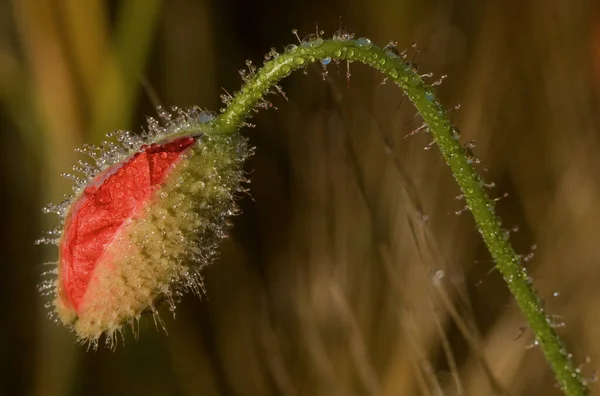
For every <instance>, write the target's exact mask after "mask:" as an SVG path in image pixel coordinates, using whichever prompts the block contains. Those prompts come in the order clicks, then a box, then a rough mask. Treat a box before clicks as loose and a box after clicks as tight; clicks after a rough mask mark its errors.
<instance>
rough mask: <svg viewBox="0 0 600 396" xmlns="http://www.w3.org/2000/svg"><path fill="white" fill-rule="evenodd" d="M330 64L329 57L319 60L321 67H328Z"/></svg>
mask: <svg viewBox="0 0 600 396" xmlns="http://www.w3.org/2000/svg"><path fill="white" fill-rule="evenodd" d="M330 63H331V58H330V57H327V58H323V59H321V64H322V65H328V64H330Z"/></svg>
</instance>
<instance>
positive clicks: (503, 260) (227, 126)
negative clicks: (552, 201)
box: [209, 31, 588, 396]
mask: <svg viewBox="0 0 600 396" xmlns="http://www.w3.org/2000/svg"><path fill="white" fill-rule="evenodd" d="M340 32H341V33H340ZM340 32H336V33H335V34H334V36H333V38H332V39H323V38H322V37H321V34H320V33H319V32H317V34H313V35H310V37H308V38H307V39H305V40H301V42H300V44H299V45H289V46H287V47H286V50H285V51H284V52H283V53H282V54H276V55H274V56H271V57H270V60H269V61H267V62H265V65H264V66H263V67H262V68H261V69H256V68H251V70H250V75H249V76H247V78H245V79H244V81H245V84H244V86H243V87H242V88H241V89H240V90H239V91H238V92H236V93H235V94H233V95H232V96H231V97H230V98H228V101H227V108H226V109H223V110H222V113H221V114H220V115H219V116H217V117H216V118H215V119H214V120H212V121H211V123H210V126H209V127H210V129H211V130H212V133H214V134H234V133H236V132H237V131H238V129H239V128H240V127H242V126H243V125H244V123H245V122H246V119H247V118H248V117H249V116H250V115H251V113H252V112H253V111H254V110H255V108H256V107H257V106H260V107H262V106H261V104H264V103H265V99H264V97H265V95H267V94H269V93H273V92H275V90H277V87H278V85H277V84H278V82H279V81H280V80H282V79H283V78H285V77H287V76H288V75H290V74H291V73H292V72H293V71H295V70H298V69H303V68H305V67H306V66H307V65H309V64H311V63H316V62H321V63H322V64H323V65H325V66H326V65H327V64H329V63H330V62H332V61H334V62H341V61H345V62H359V63H363V64H365V65H367V66H370V67H372V68H374V69H376V70H378V71H380V72H381V73H383V75H384V77H385V78H386V79H387V80H388V81H393V82H394V83H395V84H396V85H398V86H399V87H400V88H401V89H402V91H403V92H404V94H405V95H406V96H407V97H408V98H409V99H410V101H411V102H412V103H413V104H414V106H415V107H416V109H417V111H418V112H419V114H420V116H421V117H422V118H423V120H424V123H425V124H424V125H425V127H424V129H426V130H427V131H428V132H429V133H430V134H431V136H432V137H433V140H434V142H435V144H437V146H438V147H439V150H440V152H441V154H442V156H443V158H444V160H445V162H446V163H447V165H448V166H449V167H450V169H451V171H452V174H453V176H454V178H455V180H456V182H457V183H458V185H459V187H460V189H461V191H462V195H463V196H464V199H465V201H466V204H467V206H466V207H467V208H468V210H469V211H470V212H471V213H472V214H473V218H474V220H475V223H476V225H477V229H478V231H479V233H480V234H481V236H482V237H483V240H484V242H485V244H486V246H487V248H488V250H489V252H490V254H491V255H492V258H493V259H494V262H495V266H496V268H497V270H498V271H499V272H500V273H501V274H502V276H503V277H504V280H505V281H506V284H507V286H508V289H509V290H510V292H511V293H512V295H513V296H514V298H515V300H516V302H517V304H518V306H519V307H520V309H521V311H522V312H523V314H524V315H525V318H526V320H527V322H528V325H529V328H530V329H531V331H532V332H533V334H534V337H535V344H536V345H539V347H540V348H541V350H542V351H543V352H544V354H545V356H546V359H547V360H548V362H549V364H550V366H551V368H552V370H553V371H554V374H555V376H556V379H557V381H558V383H559V385H560V387H561V389H562V390H563V392H564V393H565V394H566V395H569V396H575V395H578V396H579V395H587V394H588V389H587V383H586V381H585V380H584V379H583V377H582V375H581V373H580V370H578V369H577V368H576V366H575V364H574V363H573V361H572V358H571V355H570V354H569V353H568V352H567V350H566V348H565V346H564V343H563V342H562V340H561V338H560V336H559V335H558V334H557V332H556V330H555V329H554V326H553V324H552V320H551V318H550V317H549V315H547V314H546V312H545V310H544V307H543V304H542V302H541V300H540V298H539V297H538V295H537V292H536V291H535V289H534V287H533V285H532V280H531V278H530V277H529V275H528V274H527V271H526V268H525V267H524V265H523V260H522V258H521V257H520V256H519V255H518V254H517V253H516V252H515V250H514V248H513V247H512V245H511V243H510V242H509V240H508V238H507V237H506V236H507V235H508V233H507V232H506V231H505V230H504V229H503V228H502V227H501V222H500V219H499V218H498V216H497V215H496V212H495V201H494V200H493V199H491V198H490V197H489V196H488V195H487V192H486V183H485V181H484V180H483V178H482V177H481V176H480V175H479V174H478V173H477V171H476V170H475V168H474V167H473V163H474V160H473V156H472V154H471V153H470V150H469V149H465V147H463V146H462V145H461V144H460V143H459V141H458V138H457V132H456V127H454V126H453V125H452V123H451V121H450V118H449V116H448V112H447V110H446V109H445V108H444V106H442V105H441V104H440V102H439V101H438V100H437V99H436V95H435V91H434V88H433V86H434V85H438V84H437V83H436V82H434V83H433V84H428V83H426V82H425V81H424V80H423V78H422V76H420V75H419V74H418V73H417V72H416V70H414V66H413V64H412V62H410V61H407V60H406V59H405V56H404V54H403V53H399V52H398V51H397V50H396V49H395V47H394V46H389V45H388V46H386V47H384V48H380V47H378V46H376V45H374V44H372V43H371V41H370V40H369V39H367V38H358V39H356V40H354V39H353V35H352V34H349V33H347V32H344V31H340ZM348 74H349V72H348Z"/></svg>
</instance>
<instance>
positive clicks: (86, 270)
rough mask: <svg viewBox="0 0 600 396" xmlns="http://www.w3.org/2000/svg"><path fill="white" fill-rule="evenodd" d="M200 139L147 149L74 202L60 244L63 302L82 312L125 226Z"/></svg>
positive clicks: (97, 180)
mask: <svg viewBox="0 0 600 396" xmlns="http://www.w3.org/2000/svg"><path fill="white" fill-rule="evenodd" d="M194 142H195V139H194V138H192V137H184V138H179V139H176V140H174V141H172V142H169V143H166V144H162V145H159V144H152V145H150V146H145V147H142V151H141V152H139V153H136V154H135V155H134V156H133V157H132V158H131V159H129V160H128V161H127V162H125V163H120V164H116V165H113V166H112V167H110V168H108V169H107V170H106V171H105V172H103V173H101V174H99V175H98V176H96V178H95V179H94V180H93V181H92V182H91V183H90V185H89V186H88V187H87V188H86V189H85V190H84V193H83V194H82V196H81V197H80V198H79V199H78V200H77V201H75V203H74V204H73V206H72V207H71V209H70V213H69V215H68V217H67V219H66V221H65V230H64V233H63V237H62V239H61V242H60V247H59V249H60V267H59V268H60V273H59V279H60V280H61V283H62V287H63V290H62V292H61V293H62V295H61V297H62V299H63V302H64V303H65V305H66V306H71V307H72V308H73V309H75V311H78V308H79V305H80V303H81V300H82V298H83V296H84V295H85V292H86V289H87V287H88V284H89V282H90V279H91V278H92V274H93V272H94V268H95V266H96V263H97V262H98V260H99V259H100V257H101V256H102V253H103V252H104V250H105V249H106V247H107V245H108V244H109V243H110V242H111V240H112V239H113V237H114V235H115V233H116V232H117V230H118V229H119V228H120V227H121V225H123V223H124V222H125V221H127V220H128V219H131V218H133V217H134V216H135V214H136V213H137V212H138V211H139V210H140V208H143V207H144V205H145V204H147V203H148V202H149V201H150V197H151V196H152V194H153V192H154V191H155V190H156V189H157V188H160V185H161V183H162V182H163V181H164V180H165V179H166V177H167V176H168V174H169V172H170V171H171V169H172V165H173V164H175V163H176V162H177V161H178V160H179V158H180V156H181V154H182V153H183V152H184V151H185V150H186V149H187V148H188V147H190V146H191V145H192V144H194Z"/></svg>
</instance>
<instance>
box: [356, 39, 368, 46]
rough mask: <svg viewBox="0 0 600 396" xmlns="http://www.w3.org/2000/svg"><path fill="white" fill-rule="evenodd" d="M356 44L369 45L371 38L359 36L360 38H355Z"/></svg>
mask: <svg viewBox="0 0 600 396" xmlns="http://www.w3.org/2000/svg"><path fill="white" fill-rule="evenodd" d="M356 45H358V46H359V47H370V46H371V40H369V39H368V38H366V37H361V38H358V39H356Z"/></svg>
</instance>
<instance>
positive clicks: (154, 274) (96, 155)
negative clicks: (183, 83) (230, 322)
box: [42, 109, 251, 345]
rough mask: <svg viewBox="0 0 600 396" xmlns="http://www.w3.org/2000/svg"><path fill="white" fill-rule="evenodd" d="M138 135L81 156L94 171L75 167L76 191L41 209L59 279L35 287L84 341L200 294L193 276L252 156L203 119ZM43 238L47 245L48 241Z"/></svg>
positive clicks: (220, 231)
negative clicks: (47, 218) (55, 223)
mask: <svg viewBox="0 0 600 396" xmlns="http://www.w3.org/2000/svg"><path fill="white" fill-rule="evenodd" d="M162 114H163V117H164V118H165V119H166V120H167V122H166V125H164V126H161V125H160V123H158V122H157V121H155V120H152V119H151V120H150V122H149V131H148V132H146V133H144V134H143V135H142V137H137V136H134V135H131V134H129V133H119V134H118V141H119V144H116V143H105V145H104V147H103V148H94V147H86V148H85V149H83V150H81V151H83V152H84V153H87V154H89V155H90V156H92V158H93V159H94V162H95V164H94V166H91V165H87V164H85V163H80V165H81V166H80V167H78V168H76V170H79V171H80V172H83V173H84V174H85V175H86V177H84V178H83V179H77V178H75V179H76V180H77V183H76V186H75V188H74V194H73V196H72V197H71V198H69V199H67V201H66V202H65V203H63V204H61V205H58V206H50V207H48V211H55V212H57V213H58V214H59V215H60V216H61V218H62V219H63V224H62V226H61V227H59V228H58V229H56V231H55V232H54V233H55V235H54V236H55V237H57V238H55V240H56V242H57V244H58V250H59V253H58V262H57V270H56V271H53V273H55V274H56V275H57V277H56V279H54V280H50V281H48V282H46V283H45V284H43V285H42V289H49V290H50V291H51V293H52V294H53V296H54V300H53V302H52V303H51V305H50V306H51V307H52V309H53V310H54V311H55V312H56V314H57V317H58V319H59V320H60V321H62V322H63V323H64V324H66V325H68V326H70V327H72V329H73V330H74V331H75V333H76V335H77V337H78V338H79V339H80V340H81V341H84V342H90V343H91V344H93V345H95V344H97V342H98V340H99V338H100V337H101V335H103V334H105V335H106V340H107V342H108V343H109V344H111V343H112V341H114V336H115V333H116V332H118V331H119V330H120V329H121V327H122V326H123V324H126V323H130V324H131V325H132V326H133V325H134V322H135V321H136V320H138V319H139V318H140V317H141V315H142V314H144V313H151V314H154V315H156V307H157V306H158V305H159V304H160V303H163V302H167V303H169V304H171V307H172V309H174V306H173V304H174V301H175V300H176V299H177V297H178V296H179V295H181V294H182V293H183V292H185V291H187V290H192V291H196V292H198V293H199V292H200V290H201V288H202V283H201V277H200V272H199V271H200V269H201V268H202V267H204V266H205V265H207V264H208V263H210V262H211V261H212V259H213V258H214V256H215V255H216V251H217V250H216V249H217V246H218V243H219V241H220V239H222V238H223V237H224V236H225V235H226V228H227V223H228V222H227V219H228V218H229V217H230V216H232V215H234V214H236V213H237V211H238V209H237V206H236V204H235V196H236V193H237V192H238V191H241V183H243V182H244V181H245V179H244V174H243V168H242V167H243V162H244V160H245V158H246V157H247V156H248V155H249V154H250V152H251V150H250V149H249V148H248V146H247V143H246V141H245V139H243V138H242V137H240V136H239V135H237V134H235V135H228V136H221V135H218V134H215V133H211V132H210V130H209V129H208V128H206V125H208V124H207V123H206V122H207V121H209V120H210V117H207V113H204V112H201V111H200V110H199V109H192V110H189V111H186V112H184V111H179V114H178V116H177V117H176V118H175V119H171V118H170V116H169V115H168V114H167V113H162ZM44 241H48V239H45V240H44Z"/></svg>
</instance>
